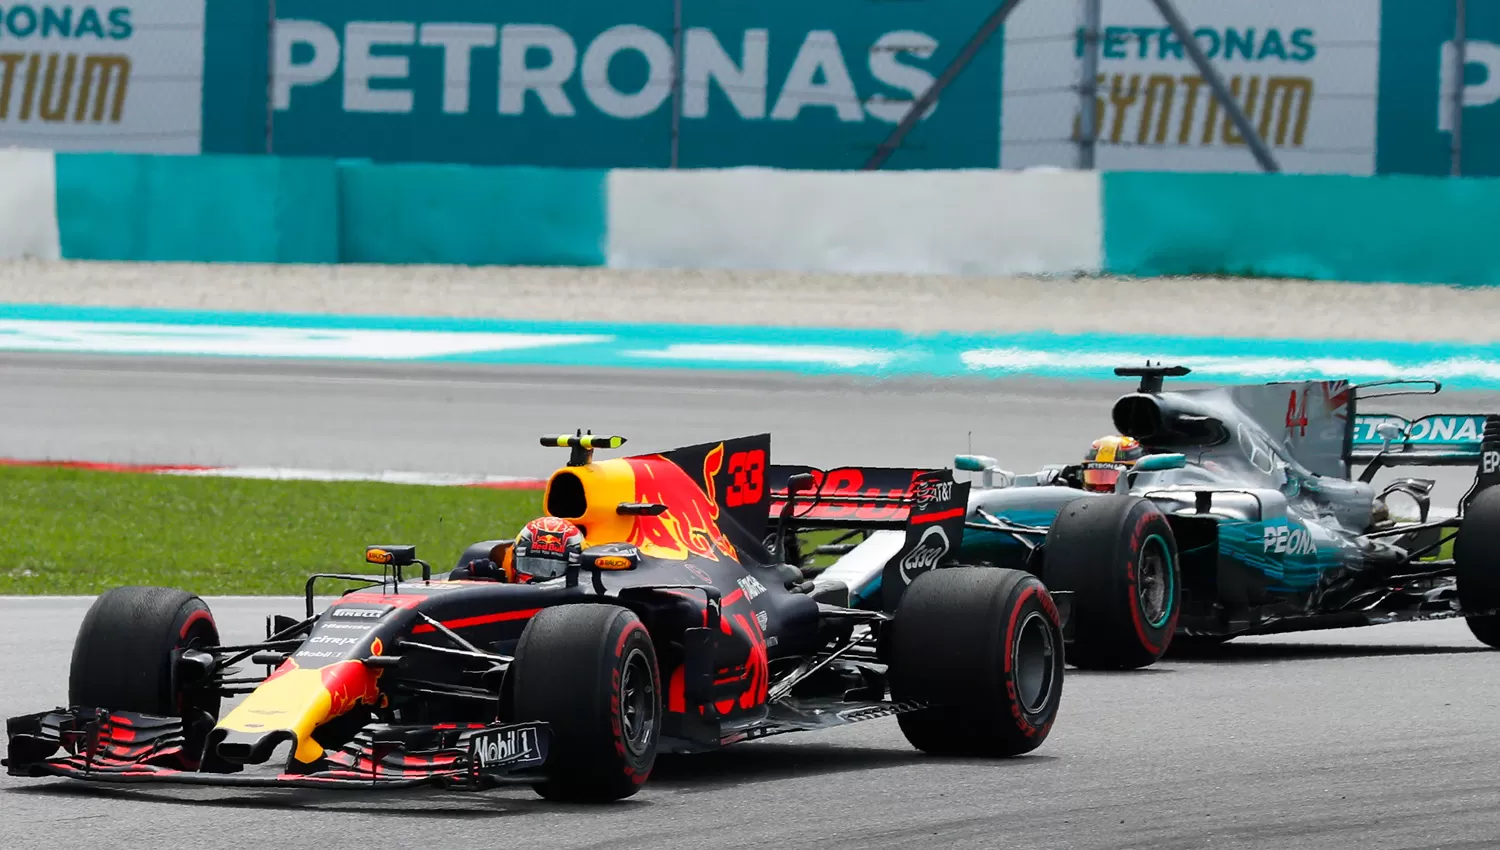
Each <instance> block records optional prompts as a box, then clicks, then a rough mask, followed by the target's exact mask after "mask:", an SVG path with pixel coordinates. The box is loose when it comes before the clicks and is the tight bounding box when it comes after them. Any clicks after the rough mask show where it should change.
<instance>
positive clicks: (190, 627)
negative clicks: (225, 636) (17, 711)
mask: <svg viewBox="0 0 1500 850" xmlns="http://www.w3.org/2000/svg"><path fill="white" fill-rule="evenodd" d="M218 643H219V629H218V626H217V625H216V624H215V623H214V617H213V614H212V613H211V612H210V611H209V610H208V606H207V605H206V604H204V602H203V600H202V599H199V598H198V597H197V596H194V595H193V594H191V593H187V592H186V591H182V590H176V589H174V588H168V587H118V588H115V589H114V590H110V591H108V592H106V593H104V594H102V595H101V596H100V597H99V598H98V599H95V600H94V604H93V605H92V606H90V607H89V610H88V613H87V614H85V615H84V617H83V624H82V625H80V626H79V627H78V637H77V639H76V640H75V641H74V643H73V662H72V666H71V668H70V669H69V671H68V704H69V705H71V706H74V707H84V708H101V709H105V710H108V711H133V712H137V713H139V714H149V715H153V716H157V717H182V718H184V719H186V720H194V719H196V718H197V717H198V716H201V715H200V712H201V713H202V714H207V715H208V716H210V717H212V718H214V719H218V716H219V695H218V692H217V691H215V690H210V689H207V688H199V687H195V683H194V682H191V681H184V680H183V678H182V674H181V670H180V669H179V660H180V658H181V655H182V652H183V651H184V650H188V649H195V648H203V647H209V646H215V645H217V644H218Z"/></svg>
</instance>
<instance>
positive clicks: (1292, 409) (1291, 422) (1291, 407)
mask: <svg viewBox="0 0 1500 850" xmlns="http://www.w3.org/2000/svg"><path fill="white" fill-rule="evenodd" d="M1273 409H1274V408H1273ZM1286 428H1287V430H1288V431H1290V430H1292V429H1293V428H1301V429H1302V432H1301V433H1300V434H1299V435H1298V436H1301V437H1306V436H1307V393H1303V394H1302V405H1301V407H1298V406H1297V391H1296V390H1292V394H1291V395H1290V396H1288V397H1287V400H1286Z"/></svg>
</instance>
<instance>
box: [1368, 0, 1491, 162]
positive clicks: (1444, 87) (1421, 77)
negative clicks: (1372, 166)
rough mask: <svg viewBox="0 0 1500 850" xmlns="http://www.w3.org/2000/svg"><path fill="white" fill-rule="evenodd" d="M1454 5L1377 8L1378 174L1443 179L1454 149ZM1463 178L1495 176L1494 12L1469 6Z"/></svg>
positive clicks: (1403, 3) (1433, 0) (1392, 0)
mask: <svg viewBox="0 0 1500 850" xmlns="http://www.w3.org/2000/svg"><path fill="white" fill-rule="evenodd" d="M1454 6H1455V4H1454V0H1383V3H1382V8H1381V37H1380V118H1379V122H1378V128H1379V130H1378V132H1379V145H1378V150H1377V154H1376V170H1377V171H1378V172H1379V173H1382V174H1430V175H1447V174H1449V173H1450V171H1451V154H1450V150H1451V146H1452V141H1453V128H1452V126H1451V124H1452V116H1451V115H1450V112H1449V105H1450V103H1451V99H1452V92H1453V91H1454V80H1453V77H1454V76H1455V74H1454V73H1453V61H1454V53H1455V47H1454V41H1453V37H1454ZM1467 19H1468V20H1467V27H1466V29H1467V39H1466V41H1467V44H1466V47H1465V60H1466V62H1465V68H1464V74H1463V104H1464V114H1463V143H1464V144H1463V174H1464V175H1465V176H1476V177H1479V176H1483V177H1493V176H1497V175H1500V4H1496V3H1470V4H1468V11H1467Z"/></svg>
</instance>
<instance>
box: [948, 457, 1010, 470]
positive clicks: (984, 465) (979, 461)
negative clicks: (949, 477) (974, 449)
mask: <svg viewBox="0 0 1500 850" xmlns="http://www.w3.org/2000/svg"><path fill="white" fill-rule="evenodd" d="M997 465H999V461H997V460H995V459H994V458H992V457H985V456H984V455H959V456H958V457H955V458H954V459H953V468H954V469H959V470H962V471H964V472H984V471H985V470H987V469H994V468H995V467H996V466H997Z"/></svg>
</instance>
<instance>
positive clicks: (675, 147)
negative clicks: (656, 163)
mask: <svg viewBox="0 0 1500 850" xmlns="http://www.w3.org/2000/svg"><path fill="white" fill-rule="evenodd" d="M681 151H682V0H672V167H673V168H676V167H677V163H678V161H679V159H680V156H681Z"/></svg>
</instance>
